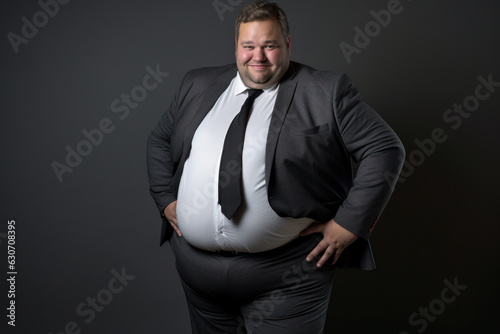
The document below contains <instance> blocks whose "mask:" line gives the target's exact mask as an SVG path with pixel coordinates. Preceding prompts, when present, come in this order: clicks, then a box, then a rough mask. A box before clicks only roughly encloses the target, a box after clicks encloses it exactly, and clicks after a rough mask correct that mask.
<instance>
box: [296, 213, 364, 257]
mask: <svg viewBox="0 0 500 334" xmlns="http://www.w3.org/2000/svg"><path fill="white" fill-rule="evenodd" d="M316 232H321V233H322V234H323V240H321V241H320V243H319V244H318V245H317V246H316V247H315V248H314V249H313V250H312V251H311V253H309V255H307V257H306V260H307V261H308V262H310V261H311V260H312V259H313V258H314V257H316V256H317V255H319V254H320V253H321V252H323V251H324V253H323V256H322V257H321V259H320V260H319V261H318V263H317V266H318V267H321V266H322V265H323V264H324V263H325V262H326V260H328V258H330V256H332V254H333V262H332V263H334V264H335V262H337V260H338V258H339V256H340V254H342V252H343V251H344V249H346V247H347V246H349V245H350V244H352V243H353V242H354V241H355V240H356V239H357V238H358V236H357V235H356V234H354V233H352V232H350V231H348V230H346V229H345V228H343V227H342V226H340V225H339V224H337V223H336V222H335V220H333V219H331V220H329V221H328V222H326V223H319V224H314V225H311V226H309V227H308V228H306V229H305V230H304V231H302V232H301V233H300V235H301V236H305V235H308V234H311V233H316Z"/></svg>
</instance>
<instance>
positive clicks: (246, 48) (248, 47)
mask: <svg viewBox="0 0 500 334" xmlns="http://www.w3.org/2000/svg"><path fill="white" fill-rule="evenodd" d="M243 49H245V50H252V49H253V46H244V47H243Z"/></svg>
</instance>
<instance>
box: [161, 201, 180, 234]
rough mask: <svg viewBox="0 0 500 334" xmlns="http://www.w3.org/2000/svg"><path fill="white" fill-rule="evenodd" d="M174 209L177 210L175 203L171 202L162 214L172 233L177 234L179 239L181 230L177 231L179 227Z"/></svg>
mask: <svg viewBox="0 0 500 334" xmlns="http://www.w3.org/2000/svg"><path fill="white" fill-rule="evenodd" d="M176 208H177V201H173V202H172V203H170V204H169V205H167V207H166V208H165V209H164V210H163V214H165V218H167V220H168V222H169V223H170V225H171V226H172V228H173V229H174V231H175V232H176V233H177V235H178V236H179V237H180V236H181V235H182V234H181V230H179V226H177V214H176Z"/></svg>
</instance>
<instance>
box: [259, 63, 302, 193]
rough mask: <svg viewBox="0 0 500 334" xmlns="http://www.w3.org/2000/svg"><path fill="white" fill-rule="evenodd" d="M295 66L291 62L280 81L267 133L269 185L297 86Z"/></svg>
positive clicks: (267, 183)
mask: <svg viewBox="0 0 500 334" xmlns="http://www.w3.org/2000/svg"><path fill="white" fill-rule="evenodd" d="M294 77H295V68H294V67H293V62H290V66H289V67H288V71H287V72H286V73H285V75H284V76H283V78H282V79H281V81H280V87H279V90H278V96H277V97H276V102H275V104H274V109H273V114H272V116H271V123H270V124H269V132H268V134H267V142H266V162H265V164H266V166H265V169H266V185H269V178H270V177H271V169H272V164H273V162H274V152H275V151H276V144H277V143H278V137H279V134H280V132H281V127H282V126H283V122H284V121H285V117H286V114H287V113H288V110H289V109H290V104H291V103H292V98H293V94H294V92H295V88H296V87H297V81H296V80H294Z"/></svg>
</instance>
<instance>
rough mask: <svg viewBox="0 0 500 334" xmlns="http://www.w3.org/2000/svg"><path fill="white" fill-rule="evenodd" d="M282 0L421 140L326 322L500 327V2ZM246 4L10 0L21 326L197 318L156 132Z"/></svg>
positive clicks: (378, 327)
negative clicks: (158, 199)
mask: <svg viewBox="0 0 500 334" xmlns="http://www.w3.org/2000/svg"><path fill="white" fill-rule="evenodd" d="M277 2H278V3H279V4H280V6H282V7H283V9H284V10H285V12H286V13H287V15H288V18H289V21H290V26H291V40H292V60H294V61H298V62H301V63H305V64H308V65H310V66H312V67H314V68H317V69H321V70H329V71H336V72H346V73H347V74H348V75H349V76H350V78H351V79H352V81H353V82H354V84H355V86H356V87H357V88H358V90H359V91H360V94H361V97H362V99H363V100H364V101H365V102H367V103H368V104H369V105H371V106H372V107H373V108H374V109H375V110H377V112H378V113H379V114H380V115H381V116H382V117H383V118H384V119H385V120H386V121H387V122H388V123H389V124H390V126H391V127H392V128H393V129H394V130H395V132H396V133H397V134H398V135H399V136H400V138H401V139H402V141H403V143H404V145H405V148H406V152H407V155H406V157H404V158H403V157H402V158H401V159H404V167H403V171H402V174H401V175H400V176H397V175H386V177H387V178H397V179H398V180H397V186H396V191H395V192H394V194H393V196H392V198H391V201H390V202H389V204H388V206H387V207H386V209H385V211H384V213H383V215H382V217H381V219H380V221H379V222H378V224H377V227H376V229H375V230H374V232H373V235H372V237H371V241H372V247H373V252H374V255H375V261H376V263H377V269H376V270H375V271H369V272H365V271H360V270H352V269H349V270H338V271H337V272H336V275H335V279H334V283H333V293H332V298H331V302H330V307H329V311H328V318H327V323H326V328H325V333H336V334H337V333H384V334H386V333H394V334H405V333H411V334H413V333H500V325H499V323H498V313H499V311H500V309H499V307H498V299H499V298H500V289H499V287H498V284H499V283H498V282H499V281H498V277H499V276H498V272H499V270H498V266H499V263H500V255H499V254H500V246H499V245H500V243H499V242H498V236H499V232H500V228H499V219H498V217H499V214H498V208H499V203H498V201H499V199H500V197H499V195H498V190H499V189H500V184H499V181H498V179H499V178H498V171H499V167H500V164H499V149H498V144H499V135H498V133H499V132H500V131H499V130H498V126H499V123H500V122H499V121H500V118H499V111H500V109H499V106H500V64H499V63H500V62H499V59H500V43H499V34H500V20H499V19H498V14H499V9H500V3H499V2H498V1H495V0H489V1H488V0H481V1H472V0H467V1H466V0H464V1H451V0H443V1H431V0H413V1H412V0H372V1H340V0H339V1H332V0H328V1H327V0H313V1H298V0H296V1H279V0H278V1H277ZM247 3H249V1H242V0H187V1H160V0H142V1H139V0H135V1H132V0H130V1H118V0H106V1H96V0H88V1H77V0H73V1H70V0H64V1H63V0H40V1H36V0H30V1H28V0H25V1H18V0H5V1H2V2H1V4H0V13H1V14H0V15H1V17H2V19H1V32H2V35H3V37H2V42H1V43H0V48H1V57H2V62H1V66H2V71H1V85H2V86H1V99H0V108H1V109H0V126H1V129H0V149H1V163H0V178H1V188H0V189H1V206H0V217H1V221H0V254H1V256H0V259H1V266H0V268H1V273H0V276H1V277H2V279H1V283H0V288H1V290H0V295H1V296H2V297H1V299H0V302H1V307H0V309H1V310H2V311H1V312H2V315H1V317H0V319H2V320H1V322H2V323H1V325H0V326H1V327H0V328H1V330H0V331H1V332H2V333H23V334H25V333H30V334H31V333H40V334H42V333H43V334H48V333H52V334H56V333H57V334H60V333H66V334H79V333H82V334H110V333H111V334H123V333H125V334H142V333H148V334H163V333H173V334H177V333H179V334H184V333H190V325H189V315H188V310H187V306H186V303H185V300H184V295H183V292H182V289H181V285H180V281H179V278H178V276H177V273H176V271H175V268H174V259H173V256H172V252H171V250H170V247H169V245H168V244H166V245H165V246H163V247H161V248H160V247H159V238H160V228H161V220H160V216H159V213H158V211H157V209H156V206H155V205H154V202H153V200H152V199H151V197H150V195H149V192H148V182H147V170H146V140H147V138H148V136H149V134H150V132H151V131H152V129H153V128H154V126H155V125H156V123H157V121H158V120H159V119H160V117H161V116H162V114H163V113H164V112H165V111H166V110H167V108H168V106H169V104H170V102H171V100H172V98H173V96H174V94H175V92H176V90H177V88H178V87H179V85H180V81H181V80H182V77H183V76H184V74H185V73H186V72H187V71H188V70H190V69H193V68H197V67H204V66H218V65H224V64H227V63H231V62H234V21H235V19H236V16H237V14H238V12H239V11H240V10H241V9H242V8H243V7H244V5H246V4H247ZM255 321H258V317H257V318H256V319H255Z"/></svg>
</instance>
